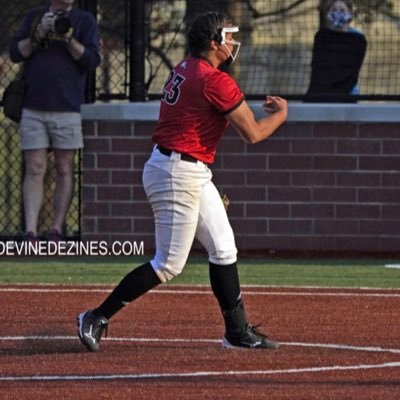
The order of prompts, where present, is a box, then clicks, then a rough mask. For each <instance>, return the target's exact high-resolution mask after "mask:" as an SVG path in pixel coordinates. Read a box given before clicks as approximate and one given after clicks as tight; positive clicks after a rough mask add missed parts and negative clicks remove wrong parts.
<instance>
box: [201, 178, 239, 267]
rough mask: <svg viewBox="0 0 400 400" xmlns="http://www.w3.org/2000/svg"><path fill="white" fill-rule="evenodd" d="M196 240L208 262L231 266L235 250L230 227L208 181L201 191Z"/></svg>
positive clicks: (235, 254)
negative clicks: (204, 249)
mask: <svg viewBox="0 0 400 400" xmlns="http://www.w3.org/2000/svg"><path fill="white" fill-rule="evenodd" d="M196 238H197V239H198V240H199V241H200V243H201V244H202V245H203V246H204V247H205V248H206V250H207V253H208V257H209V261H210V262H212V263H213V264H217V265H229V264H233V263H234V262H236V260H237V249H236V245H235V237H234V234H233V230H232V227H231V225H230V223H229V220H228V216H227V214H226V210H225V207H224V204H223V202H222V199H221V196H220V194H219V193H218V190H217V189H216V187H215V186H214V184H213V183H212V182H211V181H209V182H208V183H207V184H206V185H205V186H204V187H203V190H202V193H201V200H200V214H199V221H198V226H197V230H196Z"/></svg>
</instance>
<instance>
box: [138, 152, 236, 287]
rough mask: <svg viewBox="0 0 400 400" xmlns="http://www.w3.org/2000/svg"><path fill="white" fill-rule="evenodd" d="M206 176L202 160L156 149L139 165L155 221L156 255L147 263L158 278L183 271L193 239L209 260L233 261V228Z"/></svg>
mask: <svg viewBox="0 0 400 400" xmlns="http://www.w3.org/2000/svg"><path fill="white" fill-rule="evenodd" d="M211 178H212V173H211V171H210V170H209V169H208V167H207V165H206V164H204V163H202V162H200V161H198V162H197V163H192V162H188V161H184V160H181V159H180V154H179V153H176V152H172V154H171V155H170V156H166V155H164V154H161V153H160V152H159V151H158V150H157V149H156V148H154V149H153V152H152V154H151V156H150V159H149V160H148V161H147V162H146V164H145V166H144V171H143V186H144V189H145V191H146V194H147V197H148V199H149V202H150V205H151V207H152V209H153V214H154V221H155V239H156V253H155V256H154V258H153V259H152V260H151V261H150V262H151V265H152V266H153V269H154V271H155V272H156V274H157V275H158V277H159V278H160V280H161V281H162V282H166V281H168V280H170V279H172V278H173V277H175V276H177V275H178V274H180V273H181V272H182V270H183V268H184V266H185V264H186V261H187V259H188V256H189V252H190V250H191V247H192V244H193V240H194V238H195V237H196V238H197V239H198V240H199V241H200V243H201V244H202V245H203V246H204V247H205V249H206V250H207V253H208V257H209V261H210V262H212V263H213V264H217V265H229V264H232V263H234V262H236V255H237V249H236V245H235V238H234V235H233V231H232V228H231V225H230V223H229V220H228V216H227V214H226V210H225V207H224V205H223V203H222V200H221V197H220V194H219V193H218V190H217V189H216V187H215V186H214V184H213V183H212V181H211Z"/></svg>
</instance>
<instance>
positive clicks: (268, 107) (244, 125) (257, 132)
mask: <svg viewBox="0 0 400 400" xmlns="http://www.w3.org/2000/svg"><path fill="white" fill-rule="evenodd" d="M264 110H265V111H266V112H267V113H269V115H267V116H266V117H264V118H261V119H259V120H256V119H255V117H254V114H253V112H252V111H251V109H250V108H249V106H248V104H247V103H246V102H245V101H243V103H242V104H241V105H240V106H239V107H237V108H236V109H234V110H233V111H232V112H230V113H229V114H227V115H226V116H225V118H226V119H227V120H228V121H229V122H230V123H231V124H232V126H233V127H234V128H235V129H236V131H237V132H238V133H239V135H240V136H241V137H242V138H243V140H244V141H245V142H247V143H250V144H254V143H258V142H260V141H262V140H264V139H266V138H268V137H269V136H270V135H272V133H273V132H275V130H276V129H277V128H278V127H279V126H280V125H281V124H283V123H284V122H285V121H286V118H287V112H288V110H287V102H286V100H285V99H283V98H281V97H278V96H268V97H267V98H266V100H265V102H264Z"/></svg>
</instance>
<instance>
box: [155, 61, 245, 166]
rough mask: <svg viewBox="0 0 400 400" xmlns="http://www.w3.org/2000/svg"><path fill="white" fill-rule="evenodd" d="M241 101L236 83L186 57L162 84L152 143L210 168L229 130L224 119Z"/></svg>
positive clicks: (204, 64)
mask: <svg viewBox="0 0 400 400" xmlns="http://www.w3.org/2000/svg"><path fill="white" fill-rule="evenodd" d="M243 100H244V95H243V93H242V92H241V91H240V89H239V87H238V86H237V84H236V82H235V81H234V80H233V79H232V78H231V77H230V76H229V75H228V74H227V73H225V72H222V71H220V70H219V69H217V68H215V67H213V66H212V65H211V64H210V63H209V62H208V61H206V60H203V59H200V58H193V57H189V58H188V59H185V60H183V61H182V62H180V63H179V64H178V65H177V66H176V67H175V68H174V69H173V70H172V71H171V73H170V75H169V77H168V79H167V82H166V83H165V86H164V90H163V95H162V99H161V106H160V117H159V120H158V124H157V126H156V129H155V131H154V134H153V141H154V142H155V143H157V144H159V145H161V146H163V147H166V148H167V149H170V150H175V151H177V152H179V153H185V154H189V155H190V156H192V157H194V158H196V159H198V160H200V161H203V162H205V163H207V164H211V163H212V162H213V161H214V156H215V151H216V148H217V145H218V143H219V141H220V140H221V137H222V135H223V133H224V131H225V129H226V127H227V126H228V121H227V120H226V118H225V115H226V114H228V113H229V112H231V111H233V110H234V109H235V108H236V107H238V106H239V105H240V104H241V103H242V102H243Z"/></svg>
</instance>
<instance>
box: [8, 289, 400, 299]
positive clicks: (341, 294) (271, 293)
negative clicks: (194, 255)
mask: <svg viewBox="0 0 400 400" xmlns="http://www.w3.org/2000/svg"><path fill="white" fill-rule="evenodd" d="M299 289H301V287H299ZM327 289H329V288H327ZM111 290H112V289H106V288H82V289H78V288H68V289H62V288H23V287H18V288H5V287H0V292H14V293H23V292H25V293H109V292H111ZM344 290H345V289H344ZM371 290H374V289H373V288H372V289H371ZM148 294H193V295H199V294H201V295H207V296H209V295H212V292H211V291H210V290H196V289H153V290H151V291H150V292H148ZM242 294H244V295H251V296H322V297H324V296H330V297H376V298H400V293H356V292H317V291H315V292H312V291H311V292H294V291H288V292H278V291H269V290H266V291H261V290H260V291H252V290H246V289H244V290H242Z"/></svg>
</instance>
